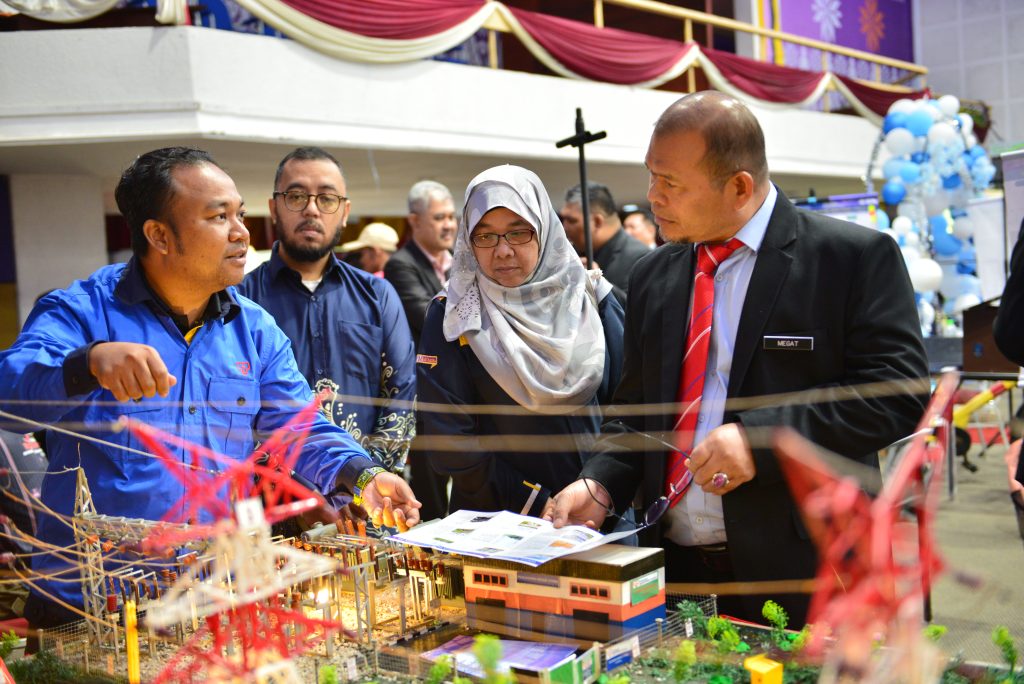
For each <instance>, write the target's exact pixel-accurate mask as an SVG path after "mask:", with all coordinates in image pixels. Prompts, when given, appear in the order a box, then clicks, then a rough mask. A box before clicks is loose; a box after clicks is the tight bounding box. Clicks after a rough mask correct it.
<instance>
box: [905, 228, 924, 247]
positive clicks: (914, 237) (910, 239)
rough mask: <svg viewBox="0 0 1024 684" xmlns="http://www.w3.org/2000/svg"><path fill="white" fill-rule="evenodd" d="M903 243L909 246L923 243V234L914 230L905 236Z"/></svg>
mask: <svg viewBox="0 0 1024 684" xmlns="http://www.w3.org/2000/svg"><path fill="white" fill-rule="evenodd" d="M903 244H905V245H906V246H907V247H917V246H918V245H919V244H921V236H920V235H918V234H917V233H916V232H915V231H913V230H912V231H910V232H909V233H907V234H906V235H904V236H903Z"/></svg>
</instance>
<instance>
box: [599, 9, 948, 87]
mask: <svg viewBox="0 0 1024 684" xmlns="http://www.w3.org/2000/svg"><path fill="white" fill-rule="evenodd" d="M605 3H607V4H610V5H618V6H620V7H628V8H630V9H635V10H639V11H641V12H650V13H652V14H660V15H662V16H665V17H673V18H676V19H682V20H683V21H684V22H686V23H687V24H691V23H692V22H698V23H701V24H708V25H710V26H715V27H718V28H723V29H729V30H732V31H739V32H741V33H750V34H753V35H756V36H763V37H766V38H774V39H777V40H784V41H786V42H787V43H793V44H794V45H803V46H805V47H810V48H815V49H818V50H822V51H824V52H830V53H832V54H836V55H843V56H844V57H852V58H854V59H860V60H864V61H866V62H871V63H873V64H875V65H876V67H878V66H890V67H894V68H896V69H903V70H905V71H910V72H912V73H914V74H916V75H918V76H922V77H923V76H927V74H928V68H927V67H924V66H921V65H920V64H914V63H913V62H904V61H903V60H901V59H893V58H891V57H883V56H882V55H876V54H873V53H870V52H864V51H863V50H855V49H853V48H848V47H843V46H842V45H833V44H831V43H826V42H824V41H821V40H816V39H814V38H805V37H803V36H798V35H795V34H792V33H785V32H783V31H776V30H775V29H770V28H762V27H760V26H754V25H753V24H747V23H745V22H742V21H737V20H735V19H728V18H726V17H717V16H715V15H713V14H708V13H706V12H699V11H697V10H691V9H686V8H684V7H675V6H673V5H666V4H665V3H663V2H658V1H657V0H594V17H595V19H596V18H597V17H598V16H600V22H601V23H600V26H602V27H603V26H604V25H605V22H604V7H603V4H605ZM595 24H596V21H595ZM688 33H690V34H691V35H692V29H690V32H688ZM879 71H880V69H878V68H876V69H875V72H876V81H880V80H881V79H880V78H877V76H878V72H879Z"/></svg>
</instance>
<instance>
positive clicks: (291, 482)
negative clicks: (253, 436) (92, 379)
mask: <svg viewBox="0 0 1024 684" xmlns="http://www.w3.org/2000/svg"><path fill="white" fill-rule="evenodd" d="M319 401H320V399H319V397H318V398H317V399H315V400H314V401H313V402H311V403H310V404H309V405H307V406H306V407H305V408H303V409H302V410H301V411H299V412H298V413H297V414H296V415H295V416H294V417H292V419H291V420H289V421H288V423H286V424H285V425H283V426H282V427H280V428H278V429H277V430H275V431H274V433H273V434H272V435H271V436H270V438H269V439H267V441H266V442H264V443H263V444H262V445H261V446H260V448H259V449H257V450H256V451H254V452H253V453H252V454H251V455H249V457H247V458H245V459H242V460H238V459H236V458H232V457H230V456H224V455H222V454H218V453H217V452H215V451H213V450H212V449H208V448H206V447H203V446H200V445H198V444H194V443H192V442H190V441H188V440H186V439H184V438H182V437H178V436H177V435H172V434H170V433H167V432H164V431H162V430H159V429H157V428H154V427H152V426H149V425H146V424H145V423H141V422H139V421H135V420H129V419H126V420H124V424H125V425H126V426H127V427H128V429H130V430H131V431H132V432H134V433H135V434H136V435H137V436H138V437H139V439H140V440H141V441H142V443H143V444H144V445H145V446H146V448H147V449H148V450H149V451H150V452H151V453H153V454H154V455H155V456H156V457H157V458H158V459H160V461H161V462H162V463H163V464H164V465H165V466H166V467H167V469H168V471H169V472H170V473H171V474H172V475H174V477H176V478H177V479H178V480H180V481H181V483H182V485H183V486H184V492H183V494H182V496H181V497H180V498H179V499H178V501H177V502H176V503H175V504H174V505H173V506H171V507H170V508H168V511H167V514H166V515H164V517H163V520H164V521H166V522H179V523H185V522H191V523H200V524H198V525H194V526H192V527H191V530H190V531H188V532H186V537H187V538H196V537H202V536H213V535H214V534H215V530H214V528H213V526H211V525H209V524H207V521H209V520H225V519H228V518H230V517H231V501H239V500H241V499H246V498H249V497H252V496H262V498H263V501H264V503H265V516H266V518H267V519H268V520H269V521H270V522H271V523H273V522H277V521H279V520H283V519H284V518H288V517H291V516H295V515H299V514H300V513H304V512H306V511H309V510H312V509H314V508H317V507H319V506H323V505H324V503H325V502H324V499H323V497H322V496H321V495H320V494H318V493H316V492H313V491H311V490H309V489H308V488H306V487H303V486H302V485H300V484H299V483H298V482H296V481H295V479H294V478H293V477H292V475H293V473H294V470H293V469H294V467H295V463H296V461H297V460H298V457H299V454H300V453H301V451H302V447H303V445H304V444H305V441H306V437H307V436H308V434H309V429H310V427H311V426H312V424H313V420H314V416H315V414H316V412H317V411H318V410H319ZM167 445H172V446H174V447H176V448H178V449H181V450H182V451H184V453H185V454H186V455H187V459H183V458H182V457H181V456H180V455H179V454H177V453H174V452H172V451H171V449H169V448H168V446H167ZM204 464H205V465H206V466H211V465H212V466H214V467H215V468H218V469H219V470H216V471H214V470H211V469H209V468H208V467H204ZM181 541H183V540H182V539H181V538H180V533H179V532H178V531H175V530H168V531H167V535H160V534H154V535H152V536H151V538H150V539H148V540H147V544H146V546H145V547H144V548H145V550H147V551H149V550H151V549H154V548H160V547H168V546H175V545H177V544H180V543H181Z"/></svg>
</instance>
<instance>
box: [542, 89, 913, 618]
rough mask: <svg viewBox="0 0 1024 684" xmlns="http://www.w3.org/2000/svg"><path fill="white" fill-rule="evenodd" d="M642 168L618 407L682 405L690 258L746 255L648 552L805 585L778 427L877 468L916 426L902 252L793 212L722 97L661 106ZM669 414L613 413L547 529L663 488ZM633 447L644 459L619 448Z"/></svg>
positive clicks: (738, 261) (737, 110)
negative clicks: (678, 477)
mask: <svg viewBox="0 0 1024 684" xmlns="http://www.w3.org/2000/svg"><path fill="white" fill-rule="evenodd" d="M646 166H647V169H648V171H649V173H650V188H649V190H648V199H649V200H650V201H651V208H652V210H653V212H654V214H655V216H656V218H657V221H658V225H659V226H660V228H661V231H662V234H663V236H664V237H665V239H666V240H668V241H669V242H670V244H669V245H668V246H666V247H663V248H661V249H659V250H655V251H654V252H653V253H651V254H650V255H649V256H647V257H645V258H644V259H643V260H641V261H640V262H639V263H638V264H637V266H636V268H635V269H634V270H633V276H632V278H631V281H630V287H629V301H628V305H627V308H626V334H625V360H624V364H625V365H624V368H623V375H622V381H621V383H620V384H619V388H618V391H617V392H616V396H615V400H614V402H615V404H616V407H619V406H624V405H626V406H628V405H637V404H660V403H674V402H678V401H679V400H680V389H679V385H680V371H681V366H682V361H683V357H684V346H686V339H687V330H686V328H687V326H688V321H689V320H690V315H689V309H690V303H691V290H692V287H693V279H694V261H695V251H696V250H697V246H696V245H697V243H708V244H710V245H714V244H716V243H722V242H725V241H727V240H729V239H730V238H733V237H735V238H737V239H738V240H739V241H740V243H741V244H740V246H739V248H738V249H736V251H734V252H733V253H732V255H731V256H729V257H728V258H726V259H723V260H722V261H721V265H720V266H719V268H718V270H717V273H716V274H715V275H714V276H713V277H714V285H713V288H714V313H713V321H714V322H713V324H712V325H711V329H710V348H709V352H708V356H707V364H706V367H705V369H704V370H705V373H704V378H703V379H704V385H703V396H702V397H701V399H700V403H699V408H698V409H696V410H698V413H697V416H698V417H697V420H696V427H695V428H694V429H693V435H694V436H693V442H692V443H693V445H695V446H693V448H692V449H689V450H688V453H687V452H686V451H684V452H683V455H684V456H688V457H689V460H688V461H687V465H688V467H689V469H690V471H691V472H692V473H693V483H692V484H691V485H690V486H689V488H688V489H686V490H685V494H682V495H681V496H679V497H678V504H677V505H675V506H673V507H671V508H669V509H668V510H667V512H666V513H664V515H662V517H661V519H660V520H659V523H658V524H657V525H655V526H653V527H651V528H649V529H647V530H645V532H644V536H642V537H641V543H646V544H658V540H659V538H660V540H661V542H662V543H661V544H658V545H663V546H664V547H665V550H666V563H665V569H666V578H667V579H668V581H670V582H672V581H675V582H730V581H738V582H750V581H759V580H765V581H768V580H791V579H801V578H810V577H813V576H814V574H815V572H816V570H817V555H816V552H815V549H814V546H813V544H812V542H811V541H810V540H809V539H808V536H807V532H806V530H805V528H804V526H803V524H802V522H801V520H800V518H799V513H798V511H797V507H796V505H795V502H794V500H793V498H792V496H791V495H790V493H789V490H788V488H787V486H786V483H785V480H784V478H783V475H782V473H781V471H780V468H779V464H778V461H777V460H776V458H775V456H774V454H773V452H772V449H771V448H770V446H771V441H770V440H771V434H770V433H771V428H775V427H777V426H788V427H791V428H793V429H795V430H797V431H799V432H800V433H801V434H802V435H803V436H804V437H806V438H808V439H810V440H811V441H813V442H815V443H817V444H819V445H821V446H823V447H825V448H827V449H829V450H831V451H834V452H836V453H838V454H840V455H842V456H844V457H846V458H848V459H850V460H853V461H859V462H863V463H867V464H875V465H877V459H876V452H877V450H878V449H880V448H882V447H884V446H886V445H887V444H889V443H891V442H893V441H895V440H896V439H898V438H899V437H901V436H904V435H906V434H908V433H909V432H911V431H912V430H913V428H914V426H915V424H916V421H917V420H918V419H919V418H920V416H921V413H922V411H923V408H924V398H925V397H924V396H923V395H922V394H920V393H921V392H927V384H926V381H925V380H923V379H924V378H926V376H927V372H928V367H927V363H926V361H925V354H924V345H923V343H922V341H921V336H920V327H919V325H918V318H917V312H916V308H915V305H914V293H913V289H912V287H911V284H910V279H909V277H908V275H907V271H906V267H905V266H904V263H903V259H902V257H901V255H900V250H899V248H898V246H897V245H896V243H895V242H894V241H893V240H892V239H891V238H889V237H888V236H886V235H882V234H880V233H877V232H875V231H872V230H869V229H865V228H861V227H858V226H855V225H852V224H849V223H845V222H842V221H838V220H835V219H832V218H828V217H825V216H820V215H816V214H813V213H810V212H807V211H803V210H800V209H797V208H796V207H794V206H793V205H792V204H791V203H790V202H789V200H787V199H786V198H785V197H784V196H783V195H782V193H781V192H778V190H777V189H776V188H775V187H774V186H773V185H772V183H771V182H770V180H769V178H768V167H767V161H766V158H765V151H764V135H763V133H762V131H761V127H760V125H759V124H758V122H757V119H756V118H755V117H754V116H753V114H751V112H750V111H749V110H748V109H747V108H746V107H745V106H744V105H743V104H741V103H740V102H738V101H736V100H734V99H733V98H730V97H728V96H726V95H724V94H722V93H717V92H704V93H696V94H693V95H689V96H687V97H684V98H682V99H681V100H679V101H677V102H676V103H675V104H673V105H672V106H671V107H669V108H668V109H667V110H666V111H665V113H664V114H662V116H661V118H660V119H659V120H658V122H657V124H656V125H655V130H654V134H653V136H652V138H651V143H650V147H649V148H648V152H647V158H646ZM701 249H704V248H701ZM785 393H790V394H785ZM772 395H775V396H772ZM780 395H781V396H780ZM678 407H679V405H678V404H676V405H675V406H673V408H672V409H671V410H670V411H669V413H668V415H666V414H665V413H662V412H661V411H663V410H664V409H662V408H661V407H657V406H655V407H652V410H651V412H642V413H645V415H630V413H631V412H627V411H621V412H620V416H622V417H620V418H615V417H614V415H613V416H611V419H610V420H609V421H608V422H607V423H606V424H605V426H604V432H605V438H604V439H603V441H602V446H603V449H602V450H601V451H600V453H598V454H597V455H595V457H594V458H592V459H591V460H590V461H589V462H587V463H586V465H585V466H584V468H583V471H582V473H581V475H580V479H579V480H577V481H576V482H574V483H572V484H570V485H569V486H568V487H566V488H565V489H564V490H562V492H560V493H559V494H558V495H557V496H556V498H555V501H556V503H555V504H553V505H550V506H549V509H548V511H546V517H548V518H550V519H553V520H554V522H555V524H556V525H558V526H560V525H562V524H565V523H566V522H574V523H580V524H590V525H601V524H602V523H603V521H604V519H605V517H606V516H607V515H608V512H609V509H610V508H614V509H615V510H617V511H620V512H621V511H622V510H623V509H625V508H626V506H628V504H629V502H630V501H631V500H632V499H633V497H634V494H635V493H636V492H637V489H638V488H639V491H640V494H641V498H642V499H643V501H644V502H645V505H649V504H651V503H652V502H654V501H656V500H657V499H658V498H659V497H661V496H662V495H663V494H665V493H667V492H666V490H667V489H669V488H668V487H667V486H666V484H667V483H666V479H667V478H666V461H667V454H666V450H665V449H664V448H663V447H662V446H661V445H662V444H665V442H667V441H673V440H676V439H678V438H679V437H680V435H677V434H674V433H673V430H674V426H675V425H676V424H677V417H676V411H675V409H676V408H678ZM683 408H684V409H685V408H686V407H683ZM691 408H692V407H691ZM634 413H635V412H634ZM632 433H642V434H643V435H648V436H653V437H654V439H651V438H649V437H645V436H641V435H637V434H632ZM766 433H767V434H766ZM627 440H630V441H632V443H633V446H635V445H636V440H639V441H640V442H641V443H642V444H643V446H642V447H640V448H641V449H642V451H640V452H637V451H627V450H626V449H625V448H624V442H626V441H627ZM656 440H659V441H656ZM669 484H672V485H673V486H674V485H675V484H676V483H675V482H673V483H669ZM680 490H681V487H679V488H677V489H676V490H675V491H680ZM765 598H766V596H765V595H764V594H762V595H759V596H742V597H735V598H730V597H728V596H726V597H723V598H722V599H720V607H721V608H722V610H723V612H726V613H729V614H732V615H736V616H737V617H742V618H746V619H754V620H758V621H760V620H761V617H760V609H761V605H762V604H763V601H764V599H765ZM767 598H772V599H774V600H776V601H777V602H779V603H780V604H782V605H783V607H784V608H785V609H786V610H787V611H788V612H789V615H790V618H791V620H790V625H795V626H799V625H801V624H803V623H804V622H805V620H806V611H807V605H808V597H807V596H806V595H804V594H781V593H776V592H768V594H767ZM723 604H724V605H723Z"/></svg>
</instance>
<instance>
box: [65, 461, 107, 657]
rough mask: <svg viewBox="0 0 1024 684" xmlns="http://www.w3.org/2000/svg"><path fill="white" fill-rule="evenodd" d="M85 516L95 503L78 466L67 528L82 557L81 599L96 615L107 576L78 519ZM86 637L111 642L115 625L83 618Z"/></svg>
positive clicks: (97, 545)
mask: <svg viewBox="0 0 1024 684" xmlns="http://www.w3.org/2000/svg"><path fill="white" fill-rule="evenodd" d="M89 515H93V516H95V515H96V506H95V504H93V501H92V492H91V491H90V490H89V481H88V480H87V479H86V477H85V471H84V470H82V469H81V468H79V469H78V474H77V480H76V486H75V511H74V515H73V516H72V518H71V529H72V530H73V531H74V535H75V546H76V547H77V551H78V553H79V557H80V558H81V559H82V565H81V568H82V598H83V599H84V607H85V612H87V613H89V614H90V615H92V616H93V617H96V618H99V617H100V616H102V615H103V613H104V608H105V607H106V599H105V598H104V595H105V593H106V589H105V586H104V584H105V583H104V580H105V578H106V576H107V573H106V571H105V570H104V568H103V551H102V548H101V547H100V540H99V538H98V537H94V536H93V535H90V534H87V532H86V530H85V529H83V525H82V520H83V519H84V518H85V517H86V516H89ZM86 626H87V628H88V630H89V636H90V638H91V639H92V641H93V643H94V644H95V645H96V646H104V645H110V646H113V645H114V641H116V640H117V628H116V627H115V626H114V625H112V624H107V622H106V621H105V620H86Z"/></svg>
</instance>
